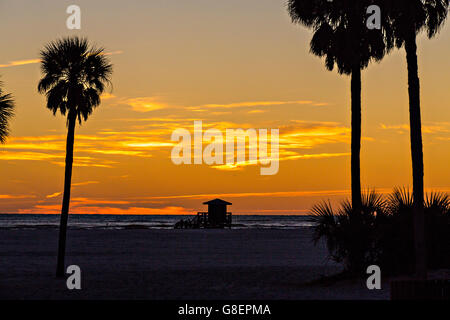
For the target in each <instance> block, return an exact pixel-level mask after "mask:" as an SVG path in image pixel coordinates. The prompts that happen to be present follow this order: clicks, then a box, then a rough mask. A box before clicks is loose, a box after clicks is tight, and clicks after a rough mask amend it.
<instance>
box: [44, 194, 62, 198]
mask: <svg viewBox="0 0 450 320" xmlns="http://www.w3.org/2000/svg"><path fill="white" fill-rule="evenodd" d="M61 194H62V192H55V193H52V194H49V195H47V196H45V197H46V198H47V199H51V198H56V197H59V196H60V195H61Z"/></svg>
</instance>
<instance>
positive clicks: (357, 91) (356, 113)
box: [351, 64, 361, 212]
mask: <svg viewBox="0 0 450 320" xmlns="http://www.w3.org/2000/svg"><path fill="white" fill-rule="evenodd" d="M351 95H352V142H351V143H352V145H351V149H352V150H351V151H352V155H351V175H352V177H351V180H352V181H351V183H352V207H353V210H354V211H355V212H360V211H361V162H360V153H361V69H360V66H359V64H358V65H355V66H354V67H353V69H352V79H351Z"/></svg>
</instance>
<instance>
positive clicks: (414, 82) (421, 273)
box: [405, 33, 427, 279]
mask: <svg viewBox="0 0 450 320" xmlns="http://www.w3.org/2000/svg"><path fill="white" fill-rule="evenodd" d="M405 50H406V61H407V64H408V93H409V122H410V135H411V158H412V171H413V199H414V209H413V215H414V248H415V261H416V266H415V267H416V276H417V277H418V278H420V279H426V276H427V262H426V260H427V257H426V248H425V214H424V190H423V188H424V186H423V147H422V122H421V117H420V82H419V74H418V65H417V44H416V36H415V33H412V34H411V37H409V38H408V39H406V41H405Z"/></svg>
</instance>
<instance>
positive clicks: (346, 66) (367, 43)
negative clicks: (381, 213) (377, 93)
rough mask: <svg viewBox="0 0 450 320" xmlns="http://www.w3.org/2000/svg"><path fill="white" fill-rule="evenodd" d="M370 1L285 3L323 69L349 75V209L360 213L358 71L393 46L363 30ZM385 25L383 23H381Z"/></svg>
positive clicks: (298, 0) (292, 0)
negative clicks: (321, 60)
mask: <svg viewBox="0 0 450 320" xmlns="http://www.w3.org/2000/svg"><path fill="white" fill-rule="evenodd" d="M374 3H375V1H371V0H360V1H352V0H334V1H329V0H288V11H289V14H290V16H291V18H292V21H293V22H294V23H299V24H302V25H304V26H306V27H308V28H311V29H313V32H314V34H313V37H312V40H311V43H310V50H311V52H312V53H313V54H315V55H317V56H319V57H325V66H326V68H327V69H328V70H330V71H331V70H333V68H334V66H335V65H337V69H338V72H339V74H346V75H351V125H352V134H351V187H352V208H353V210H356V211H358V212H360V211H361V173H360V171H361V164H360V153H361V70H362V69H364V68H366V67H367V66H368V64H369V62H370V61H372V60H375V61H380V60H381V59H382V58H383V57H384V55H385V54H386V53H387V52H388V51H389V50H390V49H391V48H392V47H393V43H392V40H391V38H390V37H389V36H388V35H389V34H390V33H389V32H387V31H386V30H384V29H383V30H382V31H381V32H380V31H379V30H369V29H368V28H367V27H366V19H367V15H366V10H367V7H368V6H370V5H372V4H374ZM384 25H386V24H384Z"/></svg>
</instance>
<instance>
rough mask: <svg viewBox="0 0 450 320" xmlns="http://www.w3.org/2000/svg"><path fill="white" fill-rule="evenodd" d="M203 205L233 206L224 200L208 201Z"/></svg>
mask: <svg viewBox="0 0 450 320" xmlns="http://www.w3.org/2000/svg"><path fill="white" fill-rule="evenodd" d="M203 204H224V205H232V203H231V202H227V201H225V200H222V199H214V200H210V201H206V202H203Z"/></svg>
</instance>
